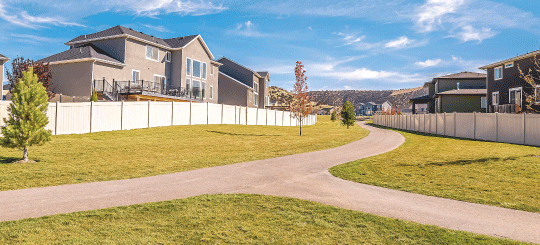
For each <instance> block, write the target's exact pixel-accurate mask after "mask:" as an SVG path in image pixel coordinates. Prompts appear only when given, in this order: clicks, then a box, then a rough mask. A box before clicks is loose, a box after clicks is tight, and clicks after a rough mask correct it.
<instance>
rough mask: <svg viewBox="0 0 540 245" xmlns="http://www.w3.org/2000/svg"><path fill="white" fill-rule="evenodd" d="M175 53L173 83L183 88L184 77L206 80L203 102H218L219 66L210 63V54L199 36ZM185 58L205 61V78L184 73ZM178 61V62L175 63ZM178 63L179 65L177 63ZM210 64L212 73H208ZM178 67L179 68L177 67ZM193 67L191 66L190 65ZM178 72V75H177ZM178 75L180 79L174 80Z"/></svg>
mask: <svg viewBox="0 0 540 245" xmlns="http://www.w3.org/2000/svg"><path fill="white" fill-rule="evenodd" d="M175 53H177V54H176V55H175V54H173V59H174V60H173V63H174V64H173V66H174V68H175V69H174V72H175V73H176V74H175V75H174V76H173V77H174V78H173V84H175V85H177V84H181V86H182V87H183V88H185V87H186V78H190V79H192V80H193V79H194V80H197V81H204V82H206V98H205V99H203V101H204V102H210V103H217V102H218V97H219V94H218V90H219V84H218V75H217V73H218V69H219V67H218V66H216V65H214V64H212V63H211V61H212V60H211V56H210V54H209V53H208V52H207V51H206V49H205V48H204V47H203V44H202V42H201V40H200V39H199V38H197V39H196V40H194V41H193V42H191V43H190V44H189V45H187V46H186V47H185V48H183V49H182V50H179V51H176V52H175ZM187 58H190V59H194V60H198V61H201V62H203V63H206V79H203V78H202V74H201V78H196V77H192V76H187V74H186V69H185V67H186V65H187ZM177 62H178V63H177ZM178 64H180V65H178ZM212 66H214V75H213V76H211V75H210V69H212ZM178 68H179V69H178ZM192 69H193V67H192ZM201 72H202V64H201ZM178 73H179V74H180V76H178ZM178 77H180V78H181V80H180V81H178V80H176V79H177V78H178ZM210 86H213V88H214V89H213V90H214V92H213V98H212V99H210V94H209V93H210Z"/></svg>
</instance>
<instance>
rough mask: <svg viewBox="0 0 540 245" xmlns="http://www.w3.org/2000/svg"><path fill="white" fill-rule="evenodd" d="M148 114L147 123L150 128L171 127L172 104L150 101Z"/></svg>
mask: <svg viewBox="0 0 540 245" xmlns="http://www.w3.org/2000/svg"><path fill="white" fill-rule="evenodd" d="M148 112H149V113H150V115H149V118H148V122H149V125H150V127H163V126H171V124H172V102H155V101H150V110H148Z"/></svg>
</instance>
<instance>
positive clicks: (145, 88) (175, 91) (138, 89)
mask: <svg viewBox="0 0 540 245" xmlns="http://www.w3.org/2000/svg"><path fill="white" fill-rule="evenodd" d="M165 86H166V84H165V83H163V82H161V81H157V82H155V81H144V80H137V81H116V80H114V79H113V81H112V84H111V83H109V82H107V81H106V80H105V78H103V80H94V83H93V89H94V90H95V91H96V92H97V93H103V95H104V97H107V99H109V100H112V101H117V100H118V98H119V97H120V96H124V95H133V94H142V93H143V92H146V93H150V94H156V95H166V96H171V97H177V98H179V99H189V100H202V99H203V98H204V97H205V93H206V90H204V89H201V88H199V87H195V88H192V89H186V88H182V87H178V88H169V89H166V88H165Z"/></svg>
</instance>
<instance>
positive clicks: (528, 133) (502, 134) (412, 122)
mask: <svg viewBox="0 0 540 245" xmlns="http://www.w3.org/2000/svg"><path fill="white" fill-rule="evenodd" d="M373 123H374V124H376V125H381V126H385V127H390V128H397V129H403V130H410V131H417V132H424V133H430V134H438V135H446V136H452V137H459V138H467V139H478V140H486V141H495V142H503V143H512V144H522V145H532V146H540V115H536V114H507V113H443V114H416V115H375V116H373Z"/></svg>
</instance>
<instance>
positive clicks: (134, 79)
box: [131, 70, 141, 82]
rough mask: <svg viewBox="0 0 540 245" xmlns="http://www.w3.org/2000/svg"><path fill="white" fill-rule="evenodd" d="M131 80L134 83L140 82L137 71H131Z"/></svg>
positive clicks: (139, 74) (139, 75) (139, 73)
mask: <svg viewBox="0 0 540 245" xmlns="http://www.w3.org/2000/svg"><path fill="white" fill-rule="evenodd" d="M131 79H132V80H133V81H135V82H136V81H139V80H141V72H140V71H137V70H133V76H132V78H131Z"/></svg>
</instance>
